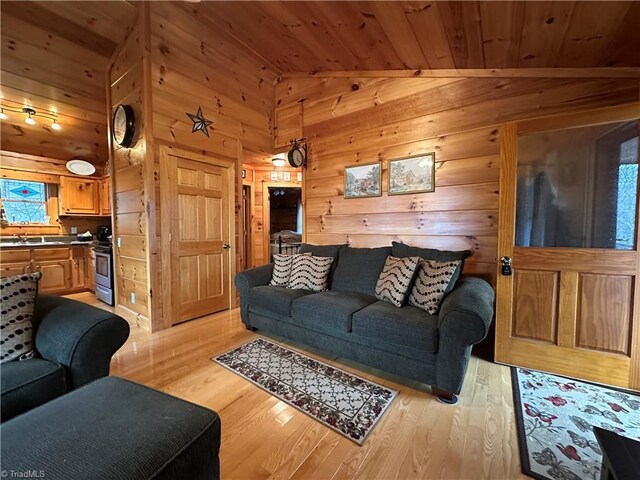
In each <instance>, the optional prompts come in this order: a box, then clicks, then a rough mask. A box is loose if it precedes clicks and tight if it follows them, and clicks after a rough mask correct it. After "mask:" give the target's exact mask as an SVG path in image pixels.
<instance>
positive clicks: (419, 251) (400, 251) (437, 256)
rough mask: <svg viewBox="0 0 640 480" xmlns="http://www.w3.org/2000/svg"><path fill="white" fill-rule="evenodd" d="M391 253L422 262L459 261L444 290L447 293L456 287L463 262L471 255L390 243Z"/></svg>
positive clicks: (465, 251) (463, 251)
mask: <svg viewBox="0 0 640 480" xmlns="http://www.w3.org/2000/svg"><path fill="white" fill-rule="evenodd" d="M391 251H392V252H393V253H392V255H393V256H394V257H420V258H422V259H424V260H435V261H437V262H452V261H456V260H459V261H460V266H459V267H458V268H457V269H456V271H455V272H454V273H453V276H452V277H451V282H450V283H449V286H448V287H447V289H446V290H445V293H449V292H450V291H451V290H453V288H454V287H455V286H456V282H457V281H458V279H459V278H460V275H462V270H463V269H464V260H465V259H466V258H467V257H469V256H470V255H471V251H470V250H459V251H455V252H454V251H450V250H436V249H435V248H420V247H412V246H410V245H405V244H404V243H398V242H391Z"/></svg>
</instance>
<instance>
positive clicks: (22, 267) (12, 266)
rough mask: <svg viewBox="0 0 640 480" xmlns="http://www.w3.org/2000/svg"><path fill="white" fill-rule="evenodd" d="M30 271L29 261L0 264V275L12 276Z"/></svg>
mask: <svg viewBox="0 0 640 480" xmlns="http://www.w3.org/2000/svg"><path fill="white" fill-rule="evenodd" d="M30 272H31V263H26V264H25V263H3V264H2V265H0V277H2V278H4V277H13V276H14V275H22V274H23V273H30Z"/></svg>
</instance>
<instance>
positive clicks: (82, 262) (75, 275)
mask: <svg viewBox="0 0 640 480" xmlns="http://www.w3.org/2000/svg"><path fill="white" fill-rule="evenodd" d="M87 264H88V262H87V256H86V251H85V248H84V247H76V248H73V249H72V250H71V288H73V289H74V290H75V289H78V288H86V287H87Z"/></svg>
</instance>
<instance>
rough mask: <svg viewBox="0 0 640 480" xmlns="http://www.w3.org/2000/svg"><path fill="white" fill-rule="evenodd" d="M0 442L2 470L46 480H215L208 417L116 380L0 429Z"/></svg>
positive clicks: (216, 442)
mask: <svg viewBox="0 0 640 480" xmlns="http://www.w3.org/2000/svg"><path fill="white" fill-rule="evenodd" d="M0 437H1V439H2V442H1V445H0V454H1V460H2V470H4V471H8V472H10V471H13V472H20V473H21V472H33V471H36V472H41V473H42V474H43V475H44V478H46V479H47V480H52V479H60V480H74V479H78V480H80V479H82V480H85V479H89V478H90V479H92V480H98V479H105V480H113V479H123V480H124V479H127V480H138V479H140V480H142V479H149V478H154V479H158V480H159V479H162V480H165V479H187V478H188V479H217V478H219V475H220V464H219V460H218V451H219V449H220V418H219V417H218V415H217V414H216V413H215V412H213V411H211V410H208V409H206V408H203V407H200V406H198V405H194V404H192V403H189V402H185V401H183V400H180V399H178V398H175V397H172V396H170V395H166V394H164V393H162V392H159V391H157V390H153V389H151V388H148V387H145V386H143V385H138V384H136V383H133V382H129V381H127V380H123V379H121V378H116V377H105V378H102V379H100V380H96V381H95V382H93V383H90V384H88V385H86V386H84V387H81V388H79V389H77V390H74V391H72V392H71V393H68V394H66V395H63V396H62V397H58V398H57V399H55V400H52V401H50V402H48V403H46V404H44V405H41V406H40V407H37V408H34V409H33V410H30V411H28V412H26V413H24V414H22V415H19V416H17V417H15V418H13V419H11V420H9V421H7V422H5V423H3V424H2V425H1V426H0ZM17 474H19V473H15V474H14V475H17Z"/></svg>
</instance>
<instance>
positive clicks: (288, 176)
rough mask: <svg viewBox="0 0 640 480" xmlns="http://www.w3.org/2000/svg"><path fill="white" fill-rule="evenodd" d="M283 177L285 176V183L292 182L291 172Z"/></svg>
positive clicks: (285, 173)
mask: <svg viewBox="0 0 640 480" xmlns="http://www.w3.org/2000/svg"><path fill="white" fill-rule="evenodd" d="M282 175H283V176H284V181H285V182H290V181H291V172H284V173H283V174H282Z"/></svg>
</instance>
